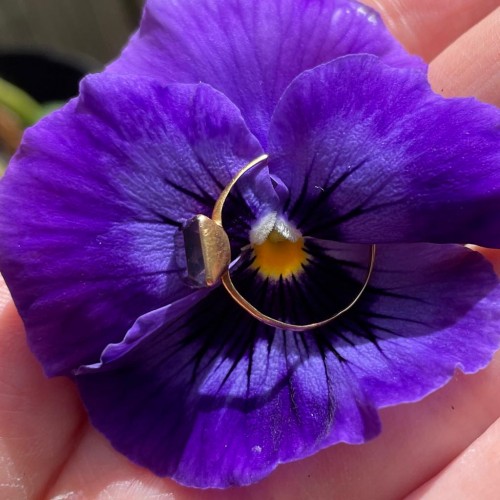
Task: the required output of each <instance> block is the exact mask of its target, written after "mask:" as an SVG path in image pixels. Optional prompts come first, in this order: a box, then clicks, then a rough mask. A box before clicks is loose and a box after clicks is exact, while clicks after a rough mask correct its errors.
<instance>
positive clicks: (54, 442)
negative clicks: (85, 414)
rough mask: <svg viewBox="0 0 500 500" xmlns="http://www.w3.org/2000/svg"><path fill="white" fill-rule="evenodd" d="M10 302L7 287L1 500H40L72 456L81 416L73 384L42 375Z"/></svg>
mask: <svg viewBox="0 0 500 500" xmlns="http://www.w3.org/2000/svg"><path fill="white" fill-rule="evenodd" d="M6 296H7V290H6V288H5V286H4V285H3V283H2V285H1V286H0V297H1V298H0V304H2V303H3V304H4V306H3V311H2V312H1V313H0V366H1V370H0V498H9V499H13V500H15V499H17V498H19V499H21V498H38V497H39V496H40V495H41V494H42V492H43V491H44V489H45V487H46V484H47V483H48V482H50V481H51V477H52V476H53V475H55V474H57V472H58V469H59V468H60V467H62V465H63V463H64V460H65V458H66V456H67V455H68V454H69V451H70V449H71V447H72V446H73V441H74V439H75V436H76V435H77V433H78V428H79V425H80V422H81V421H82V413H81V409H80V404H79V402H78V399H77V396H76V394H75V391H74V389H73V387H72V384H71V383H70V382H69V381H67V380H62V379H60V380H47V379H46V377H45V375H44V374H43V373H42V370H41V368H40V367H39V365H38V363H37V362H36V360H35V359H34V358H33V356H32V354H31V353H30V352H29V350H28V348H27V346H26V341H25V338H24V332H23V327H22V323H21V320H20V319H19V316H18V315H17V313H16V311H15V308H14V305H13V304H12V302H11V301H9V302H7V300H6ZM0 311H1V309H0Z"/></svg>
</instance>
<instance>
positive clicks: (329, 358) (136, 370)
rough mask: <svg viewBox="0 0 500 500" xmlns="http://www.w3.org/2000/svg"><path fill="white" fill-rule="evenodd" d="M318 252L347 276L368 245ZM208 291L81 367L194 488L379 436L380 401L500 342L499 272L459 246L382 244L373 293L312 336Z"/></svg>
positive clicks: (150, 458)
mask: <svg viewBox="0 0 500 500" xmlns="http://www.w3.org/2000/svg"><path fill="white" fill-rule="evenodd" d="M349 247H350V248H349ZM320 248H322V251H323V256H325V255H329V256H330V257H329V258H330V262H331V259H335V260H336V261H337V262H338V263H339V265H340V267H341V268H342V269H343V270H344V271H345V272H347V269H355V270H359V269H361V268H363V266H364V265H365V261H366V247H365V246H363V245H357V246H356V245H350V246H348V245H345V244H343V245H339V244H332V243H328V242H319V243H317V245H316V247H315V249H314V252H315V253H316V255H317V257H319V253H320V251H321V250H320ZM327 260H328V259H327ZM332 265H333V264H332ZM245 272H246V271H244V270H242V271H241V272H237V273H236V274H238V273H239V274H242V275H244V274H245ZM355 272H357V271H355ZM339 273H340V271H339ZM319 274H321V273H318V275H319ZM235 279H236V281H237V282H238V286H240V287H242V289H244V288H245V285H244V277H241V276H236V277H235ZM342 285H343V283H332V282H331V281H325V282H319V283H318V291H319V292H320V293H322V294H323V295H325V296H326V294H328V293H329V292H333V293H334V294H335V291H336V290H338V289H339V288H341V287H342ZM290 286H292V285H290ZM273 287H275V288H274V290H275V292H276V294H277V295H279V289H277V288H276V282H275V283H274V284H273V283H271V282H269V283H268V289H271V288H273ZM245 292H247V293H251V291H250V290H245ZM205 293H206V292H205V291H202V292H197V294H198V295H197V296H196V297H194V296H193V295H191V296H189V297H186V298H184V299H181V300H180V301H179V302H178V303H176V304H173V305H172V306H170V307H169V308H166V309H163V310H158V311H155V312H152V313H150V314H149V315H148V316H147V317H143V318H141V319H139V320H138V322H137V323H136V324H135V325H134V327H133V328H132V329H131V330H130V332H129V333H128V335H127V337H126V338H125V340H124V341H123V342H122V343H121V344H118V345H114V346H110V347H108V348H107V349H106V351H105V353H104V356H103V361H102V363H101V364H97V365H93V366H88V367H82V368H81V369H80V370H79V371H78V373H77V375H76V379H77V381H78V384H79V387H80V390H81V393H82V396H83V399H84V401H85V404H86V405H87V408H88V410H89V413H90V416H91V419H92V421H93V423H94V424H95V425H96V427H97V428H98V429H100V430H101V431H102V432H103V433H104V434H105V435H106V436H107V437H108V438H109V439H110V440H111V442H112V443H113V445H114V446H115V447H116V448H117V449H118V450H120V451H121V452H123V453H124V454H126V455H127V456H128V457H129V458H131V459H132V460H133V461H135V462H138V463H139V464H142V465H145V466H147V467H149V468H151V469H152V470H153V471H154V472H156V473H157V474H160V475H168V476H171V477H173V478H174V479H176V480H177V481H179V482H181V483H183V484H187V485H190V486H199V487H226V486H229V485H233V484H238V485H241V484H248V483H251V482H255V481H257V480H258V479H260V478H262V477H263V476H265V475H267V474H268V473H269V472H270V471H271V470H273V469H274V468H275V467H276V465H277V464H278V463H280V462H286V461H290V460H296V459H299V458H302V457H305V456H307V455H309V454H311V453H314V452H315V451H317V450H319V449H321V448H323V447H325V446H328V445H330V444H333V443H337V442H340V441H345V442H350V443H360V442H363V441H365V440H367V439H369V438H371V437H373V436H374V435H376V434H377V433H378V432H379V420H378V417H377V414H376V408H377V407H380V406H385V405H389V404H395V403H398V402H402V401H414V400H417V399H419V398H421V397H423V396H424V395H426V394H428V393H429V392H431V391H433V390H435V389H437V388H438V387H440V386H442V385H443V384H444V383H445V382H446V381H448V380H449V379H450V377H451V376H452V374H453V372H454V370H455V369H456V368H457V367H460V368H461V369H462V370H463V371H465V372H473V371H476V370H478V369H480V368H481V367H483V366H485V364H486V363H487V362H488V360H489V359H490V358H491V355H492V353H493V351H494V350H495V349H496V348H497V347H498V344H499V337H500V328H499V326H500V325H499V320H500V313H499V312H498V310H497V307H496V304H497V303H498V300H499V298H500V296H499V295H500V293H499V289H498V282H497V279H496V278H495V276H494V274H493V272H492V270H491V267H490V266H489V264H487V263H486V262H485V261H484V260H483V259H482V258H481V257H480V256H479V255H477V254H475V253H473V252H471V251H468V250H466V249H464V248H463V247H458V246H437V245H419V244H414V245H406V246H381V247H380V248H379V256H378V260H377V267H376V272H375V274H374V276H373V280H372V282H371V285H370V289H369V291H367V293H366V295H365V296H364V297H363V299H362V300H361V301H360V302H359V303H358V304H357V305H356V306H355V308H353V309H352V310H351V311H350V312H349V313H347V314H346V315H345V316H343V317H342V318H341V320H339V321H337V322H334V323H332V324H331V325H330V326H329V327H325V328H323V329H320V330H317V331H311V332H308V333H303V334H298V333H293V332H282V331H275V330H274V329H272V328H270V327H267V326H265V325H263V324H261V323H258V322H257V321H255V320H253V319H252V318H250V317H249V316H248V315H247V313H245V312H244V311H243V310H241V309H240V308H239V307H238V306H236V305H235V304H234V303H233V302H232V301H231V299H230V298H229V297H228V295H227V294H226V292H225V291H224V290H223V289H222V288H218V289H216V290H214V291H213V292H211V293H210V294H209V295H208V296H204V294H205ZM257 295H258V294H257V293H256V295H255V297H257ZM263 300H264V299H263ZM277 300H279V299H277ZM260 305H261V304H260ZM301 314H302V311H299V315H301Z"/></svg>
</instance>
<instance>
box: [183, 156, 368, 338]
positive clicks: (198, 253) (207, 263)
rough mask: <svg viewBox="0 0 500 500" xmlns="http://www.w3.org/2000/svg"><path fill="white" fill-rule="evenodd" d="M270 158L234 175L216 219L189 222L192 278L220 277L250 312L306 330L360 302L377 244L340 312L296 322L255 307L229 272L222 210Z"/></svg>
mask: <svg viewBox="0 0 500 500" xmlns="http://www.w3.org/2000/svg"><path fill="white" fill-rule="evenodd" d="M267 158H268V156H267V155H262V156H259V157H258V158H256V159H255V160H253V161H252V162H250V163H249V164H248V165H246V166H245V167H243V168H242V169H241V170H240V171H239V172H238V173H237V174H236V175H235V176H234V177H233V179H232V180H231V181H230V182H229V184H228V185H227V186H226V187H225V188H224V190H223V191H222V193H221V194H220V196H219V198H218V199H217V201H216V202H215V206H214V209H213V212H212V218H209V217H207V216H206V215H196V216H195V217H193V218H192V219H190V220H189V221H188V222H187V223H186V224H185V226H184V229H183V235H184V245H185V251H186V260H187V267H188V275H189V276H190V277H191V279H193V280H194V281H196V283H197V284H198V285H202V286H213V285H215V284H216V283H217V282H218V281H219V280H220V281H222V284H223V285H224V288H225V289H226V290H227V292H228V293H229V295H230V296H231V297H232V298H233V300H234V301H235V302H236V303H237V304H238V305H239V306H240V307H242V308H243V309H244V310H245V311H246V312H247V313H248V314H250V315H251V316H253V317H254V318H255V319H257V320H259V321H260V322H262V323H264V324H266V325H269V326H273V327H275V328H280V329H283V330H291V331H295V332H304V331H307V330H312V329H314V328H319V327H321V326H324V325H326V324H328V323H330V322H331V321H333V320H334V319H336V318H338V317H339V316H341V315H342V314H344V313H345V312H347V311H348V310H349V309H351V308H352V307H353V306H354V304H356V302H357V301H358V300H359V298H360V297H361V295H362V294H363V292H364V291H365V290H366V287H367V286H368V283H369V281H370V278H371V276H372V273H373V268H374V266H375V255H376V245H374V244H372V245H370V264H369V266H368V272H367V275H366V278H365V280H364V282H363V286H362V287H361V290H360V291H359V293H358V294H357V295H356V297H354V299H353V300H352V301H351V302H350V303H349V305H347V306H346V307H344V308H343V309H342V310H340V311H338V312H337V313H336V314H334V315H333V316H330V317H328V318H326V319H324V320H322V321H318V322H316V323H309V324H305V325H295V324H292V323H286V322H285V321H280V320H278V319H276V318H272V317H270V316H267V315H266V314H264V313H263V312H261V311H259V310H258V309H257V308H256V307H255V306H253V305H252V304H250V302H248V300H247V299H245V297H243V296H242V295H241V293H240V292H239V291H238V290H237V289H236V287H235V286H234V283H233V281H232V280H231V275H230V273H229V265H230V263H231V246H230V243H229V237H228V235H227V233H226V231H225V230H224V228H223V225H222V209H223V208H224V203H225V202H226V199H227V197H228V196H229V193H230V192H231V190H232V189H233V187H234V186H235V184H236V183H237V182H238V180H239V179H240V178H241V177H242V176H243V175H244V174H245V173H246V172H248V171H249V170H250V169H252V168H254V167H257V166H260V165H262V164H263V163H265V162H266V161H267Z"/></svg>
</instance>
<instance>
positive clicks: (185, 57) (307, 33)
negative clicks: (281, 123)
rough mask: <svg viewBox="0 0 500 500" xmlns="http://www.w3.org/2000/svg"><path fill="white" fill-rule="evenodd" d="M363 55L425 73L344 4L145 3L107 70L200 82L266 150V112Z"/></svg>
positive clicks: (371, 20) (371, 21)
mask: <svg viewBox="0 0 500 500" xmlns="http://www.w3.org/2000/svg"><path fill="white" fill-rule="evenodd" d="M356 53H369V54H375V55H377V56H380V57H382V58H383V59H384V60H385V61H386V62H387V63H388V64H390V65H393V66H396V67H415V68H419V69H424V68H425V66H424V64H423V63H422V61H421V60H420V59H418V58H416V57H412V56H409V55H408V54H407V53H406V52H405V51H404V50H403V49H402V48H401V46H400V45H399V44H398V43H397V42H396V41H395V40H394V39H393V38H392V36H391V35H390V34H389V33H388V31H387V30H386V28H385V27H384V25H383V23H382V21H381V20H380V18H379V16H378V14H376V13H375V12H374V11H373V10H371V9H369V8H368V7H366V6H364V5H361V4H359V3H357V2H352V1H348V0H324V1H319V0H313V1H310V0H273V1H267V0H258V1H256V0H224V1H219V0H204V1H201V2H200V1H198V0H182V1H179V0H174V1H168V2H167V1H164V0H149V1H148V2H147V4H146V11H145V14H144V18H143V20H142V24H141V28H140V31H139V33H138V34H137V35H136V36H134V37H133V38H132V40H131V42H130V43H129V45H128V46H127V48H126V49H125V51H124V52H123V54H122V55H121V56H120V58H119V59H118V60H117V61H116V62H115V63H113V64H112V65H111V66H110V67H109V70H110V71H113V72H119V73H126V74H141V75H147V76H153V77H155V78H159V79H161V80H162V81H164V82H180V83H198V82H200V81H201V82H206V83H209V84H210V85H212V86H213V87H215V88H216V89H218V90H220V91H222V92H223V93H224V94H225V95H227V96H228V97H229V98H230V99H231V100H232V101H233V102H234V103H235V104H236V105H237V106H238V107H239V108H240V109H241V111H242V113H243V116H244V117H245V120H246V122H247V123H248V125H249V127H250V130H251V131H252V132H253V133H254V134H255V135H256V136H257V137H258V139H259V140H260V141H261V144H262V145H263V146H264V147H265V145H266V141H267V131H268V127H269V122H270V118H271V115H272V112H273V109H274V107H275V105H276V103H277V102H278V99H279V98H280V96H281V94H282V93H283V91H284V90H285V88H286V87H287V85H288V84H289V83H290V82H291V81H292V80H293V78H295V77H296V76H297V75H299V74H300V73H302V71H304V70H306V69H309V68H313V67H315V66H317V65H318V64H322V63H324V62H326V61H330V60H332V59H335V58H337V57H340V56H344V55H346V54H356Z"/></svg>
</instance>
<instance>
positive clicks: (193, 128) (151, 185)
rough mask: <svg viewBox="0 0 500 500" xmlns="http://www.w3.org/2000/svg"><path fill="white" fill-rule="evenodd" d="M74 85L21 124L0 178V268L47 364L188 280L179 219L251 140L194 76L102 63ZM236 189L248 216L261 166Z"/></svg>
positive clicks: (118, 326)
mask: <svg viewBox="0 0 500 500" xmlns="http://www.w3.org/2000/svg"><path fill="white" fill-rule="evenodd" d="M81 91H82V95H81V97H80V98H79V99H78V100H74V101H73V102H71V103H70V104H68V105H67V106H66V107H65V108H64V109H63V110H62V111H59V112H57V113H55V114H53V115H51V116H50V117H48V118H46V119H44V120H42V121H41V122H40V123H39V124H38V125H36V126H35V127H34V128H32V129H30V130H28V131H27V133H26V135H25V138H24V141H23V144H22V146H21V149H20V151H19V153H18V154H17V155H16V157H15V158H14V159H13V161H12V163H11V165H10V167H9V169H8V171H7V173H6V176H5V178H4V179H3V180H2V182H1V185H0V269H1V271H2V273H3V274H4V276H5V279H6V282H7V284H8V286H9V287H10V289H11V291H12V295H13V297H14V300H15V302H16V305H17V307H18V308H19V311H20V314H21V316H22V318H23V320H24V322H25V325H26V328H27V333H28V338H29V341H30V344H31V347H32V349H33V350H34V352H35V353H36V355H37V356H38V357H39V359H40V360H41V361H42V364H43V365H44V367H45V370H46V371H47V373H49V374H58V373H61V372H65V371H67V370H70V369H72V368H75V367H77V366H79V365H80V364H82V363H89V362H92V361H97V360H98V359H99V356H100V354H101V352H102V350H103V348H104V347H105V346H106V345H107V344H108V343H110V342H117V341H120V340H122V339H123V336H124V335H125V333H126V332H127V330H128V329H129V328H130V327H131V325H132V324H133V322H134V321H135V320H136V319H137V317H139V316H140V315H142V314H145V313H146V312H148V311H150V310H153V309H157V308H158V307H161V306H163V305H166V304H168V303H170V302H172V301H173V300H175V299H176V298H178V297H181V296H183V295H185V294H187V293H191V289H190V288H189V287H187V286H186V284H185V283H184V280H183V276H182V274H183V271H184V270H183V268H182V266H180V265H179V263H178V259H177V257H176V244H175V241H176V236H178V232H179V228H180V227H181V225H182V224H183V222H185V220H186V219H188V218H190V217H192V216H193V215H195V214H197V213H205V214H210V213H211V211H212V208H213V205H214V202H215V199H216V198H217V197H218V196H219V194H220V192H221V190H222V188H223V187H224V186H225V184H227V182H229V180H230V179H231V178H232V176H233V175H234V173H235V172H236V171H238V170H239V169H240V168H241V167H243V166H244V165H245V164H246V163H247V162H248V161H250V160H252V159H253V158H254V157H255V156H257V155H259V154H260V153H261V148H260V145H259V144H258V142H257V140H256V139H255V138H254V137H253V136H252V135H251V134H250V133H249V131H248V129H247V128H246V126H245V124H244V121H243V119H242V118H241V115H240V113H239V111H238V110H237V108H236V107H235V106H234V105H233V104H232V103H230V102H229V101H228V100H227V99H226V98H225V97H224V96H223V95H222V94H220V93H218V92H217V91H215V90H213V89H212V88H210V87H208V86H206V85H171V86H166V87H165V86H163V85H161V84H159V83H157V82H153V81H150V80H148V79H146V78H142V77H122V76H117V75H104V76H95V77H89V78H88V79H86V80H85V81H84V83H83V85H82V89H81ZM239 189H240V193H241V195H242V196H243V197H244V198H245V200H246V201H247V202H248V204H247V205H245V206H240V209H241V210H240V212H237V211H236V212H234V213H233V216H234V217H235V218H237V219H238V218H239V219H242V220H246V221H247V224H249V223H250V222H251V220H253V219H254V218H255V217H258V216H260V215H261V212H262V211H265V210H269V208H266V207H267V206H268V203H271V204H272V203H273V200H274V198H275V194H274V191H273V188H272V185H271V182H270V179H269V176H268V175H267V174H266V173H265V172H261V173H259V174H258V175H256V176H252V175H249V176H248V177H247V178H246V180H245V182H242V183H241V184H240V186H239ZM255 193H258V194H255ZM233 205H234V206H235V204H233ZM240 205H243V204H241V203H240ZM234 206H233V208H234ZM234 209H235V210H236V208H234ZM229 226H230V224H229Z"/></svg>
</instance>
